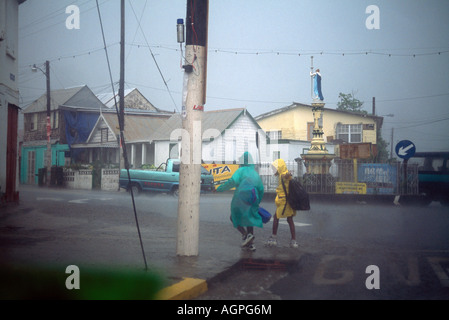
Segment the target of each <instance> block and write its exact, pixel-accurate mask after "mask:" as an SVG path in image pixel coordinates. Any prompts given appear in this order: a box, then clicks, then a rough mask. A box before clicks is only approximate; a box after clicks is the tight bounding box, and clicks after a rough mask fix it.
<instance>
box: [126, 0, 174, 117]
mask: <svg viewBox="0 0 449 320" xmlns="http://www.w3.org/2000/svg"><path fill="white" fill-rule="evenodd" d="M128 3H129V5H130V6H131V9H132V11H133V13H134V17H135V18H136V21H137V23H138V25H139V29H140V31H141V32H142V36H143V38H144V40H145V42H146V44H147V46H148V49H149V50H150V54H151V57H152V58H153V61H154V63H155V64H156V67H157V70H158V71H159V74H160V75H161V78H162V81H163V82H164V85H165V87H166V88H167V92H168V94H169V95H170V98H171V100H172V102H173V104H174V106H175V109H176V110H177V111H178V112H179V110H178V107H177V105H176V102H175V100H174V99H173V96H172V94H171V92H170V89H169V88H168V84H167V81H165V78H164V75H163V74H162V71H161V68H160V67H159V64H158V63H157V61H156V58H155V56H154V54H153V51H152V50H151V47H150V45H149V44H148V40H147V37H146V36H145V32H143V29H142V25H141V24H140V20H139V19H138V18H137V14H136V12H135V11H134V8H133V5H132V4H131V1H128Z"/></svg>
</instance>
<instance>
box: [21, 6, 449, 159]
mask: <svg viewBox="0 0 449 320" xmlns="http://www.w3.org/2000/svg"><path fill="white" fill-rule="evenodd" d="M98 2H99V3H100V12H101V16H102V20H103V27H104V30H105V37H106V42H107V46H108V53H109V57H110V61H111V64H112V72H113V80H114V82H115V83H118V81H119V49H120V46H119V41H120V1H119V0H99V1H98ZM186 3H187V1H186V0H132V1H130V0H127V1H126V41H125V42H126V71H125V83H126V87H127V88H134V87H136V88H138V89H139V90H140V91H141V92H142V93H143V94H144V95H145V96H146V97H147V99H148V100H150V101H151V102H152V103H153V104H154V105H155V106H156V107H158V108H162V109H165V110H177V111H180V110H181V100H182V99H181V91H182V79H183V70H182V69H181V67H180V65H181V51H180V46H179V44H178V43H177V39H176V20H177V19H178V18H183V19H185V17H186ZM72 4H74V5H76V6H78V7H79V9H80V28H79V29H67V27H66V19H67V18H68V17H69V14H67V13H66V8H67V6H69V5H72ZM370 5H374V6H376V7H377V8H378V9H379V11H378V18H379V19H378V20H372V18H376V15H375V13H373V12H372V11H369V12H368V13H367V12H366V11H367V7H369V6H370ZM448 17H449V1H448V0H403V1H398V0H370V1H365V0H339V1H335V0H301V1H300V0H226V1H224V0H210V5H209V30H208V31H209V38H208V41H209V43H208V49H209V53H208V65H207V102H206V105H205V110H217V109H225V108H241V107H246V108H247V109H248V111H249V112H250V113H251V114H252V115H253V116H257V115H259V114H262V113H265V112H268V111H271V110H274V109H277V108H281V107H285V106H288V105H290V104H291V103H292V102H300V103H306V104H310V103H311V96H310V91H311V90H310V76H309V71H310V66H311V58H310V57H311V56H312V55H313V56H314V59H313V61H314V67H315V68H319V69H320V70H321V75H322V91H323V95H324V102H325V103H326V107H327V108H336V107H337V106H336V104H337V101H338V94H339V93H340V92H342V93H354V94H355V97H356V98H357V99H359V100H361V101H363V102H364V108H365V110H367V111H368V112H370V113H371V112H372V98H373V97H375V98H376V114H377V115H380V116H384V115H389V114H392V115H394V117H385V119H384V127H383V132H382V134H383V137H384V139H385V140H387V141H388V142H390V141H391V133H392V128H394V136H393V146H395V145H396V143H397V142H399V141H400V140H404V139H407V140H411V141H413V142H414V143H415V145H416V149H417V151H449V139H448V137H449V104H448V99H449V32H448V31H449V18H448ZM367 20H368V26H370V25H373V23H374V26H375V23H377V22H378V27H379V28H378V29H369V28H367ZM139 21H140V26H141V27H139ZM141 30H143V31H144V34H145V36H143V34H142V31H141ZM148 45H149V46H150V47H148ZM151 53H153V55H154V58H155V59H156V62H157V65H158V66H159V68H160V70H161V72H162V76H161V74H160V73H159V71H158V68H157V66H156V63H155V62H154V60H153V58H152V55H151ZM45 60H49V61H50V66H51V88H52V89H60V88H69V87H73V86H79V85H84V84H86V85H88V86H89V87H90V88H91V89H92V90H93V91H94V92H95V93H105V92H112V88H111V85H110V80H109V74H108V69H107V63H106V56H105V50H104V46H103V40H102V36H101V27H100V23H99V17H98V12H97V8H96V1H94V0H77V1H75V0H27V1H26V2H25V3H23V4H22V5H20V9H19V89H20V95H21V106H22V107H23V106H26V105H27V104H29V103H31V102H32V101H33V100H34V99H36V98H38V97H39V96H40V95H42V94H43V93H45V77H44V76H43V74H42V73H40V72H38V73H32V72H31V66H32V65H33V64H36V65H38V66H40V67H41V68H42V69H44V63H45ZM162 77H163V78H164V79H165V81H166V83H167V85H168V89H167V87H166V86H165V84H164V81H163V79H162ZM115 89H116V90H118V86H116V88H115ZM324 121H326V115H324Z"/></svg>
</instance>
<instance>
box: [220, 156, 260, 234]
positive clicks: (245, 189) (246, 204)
mask: <svg viewBox="0 0 449 320" xmlns="http://www.w3.org/2000/svg"><path fill="white" fill-rule="evenodd" d="M239 161H240V164H241V166H240V168H239V169H238V170H237V171H236V172H234V174H233V175H232V177H231V178H230V179H229V180H228V181H226V183H224V184H222V185H221V186H219V187H218V188H217V191H218V192H222V191H226V190H230V189H232V188H234V187H235V191H234V196H233V197H232V201H231V218H232V223H233V224H234V227H236V228H237V227H239V226H240V227H259V228H262V227H263V223H262V218H261V216H260V215H259V203H260V201H261V200H262V197H263V194H264V189H263V183H262V179H261V178H260V176H259V174H258V173H257V171H256V169H255V168H254V162H253V158H252V157H251V154H250V153H249V152H245V153H244V154H243V155H242V157H241V158H240V159H239Z"/></svg>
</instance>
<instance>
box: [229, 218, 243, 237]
mask: <svg viewBox="0 0 449 320" xmlns="http://www.w3.org/2000/svg"><path fill="white" fill-rule="evenodd" d="M229 219H230V220H231V222H232V224H234V221H232V215H230V216H229ZM236 229H237V230H238V231H239V232H240V233H241V234H242V236H246V230H245V228H243V227H241V226H238V227H237V228H236Z"/></svg>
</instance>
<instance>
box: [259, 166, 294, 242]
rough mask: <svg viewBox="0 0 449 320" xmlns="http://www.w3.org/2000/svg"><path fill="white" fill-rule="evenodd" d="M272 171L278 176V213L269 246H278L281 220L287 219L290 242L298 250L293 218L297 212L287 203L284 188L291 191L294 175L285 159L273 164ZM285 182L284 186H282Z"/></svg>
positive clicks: (276, 201)
mask: <svg viewBox="0 0 449 320" xmlns="http://www.w3.org/2000/svg"><path fill="white" fill-rule="evenodd" d="M271 165H272V169H273V171H274V172H275V175H276V176H278V186H277V188H276V199H275V201H274V203H275V204H276V213H275V214H274V215H273V234H272V235H271V237H270V238H269V239H268V241H267V243H266V245H267V246H277V231H278V226H279V219H281V218H287V222H288V225H289V227H290V233H291V236H292V239H291V241H290V247H292V248H297V247H298V242H296V232H295V224H294V222H293V217H294V216H295V215H296V210H293V209H292V208H291V207H290V205H289V204H288V202H287V198H286V195H285V192H284V186H285V189H286V190H287V193H288V191H289V184H290V180H291V179H292V175H291V173H290V172H288V169H287V165H286V164H285V161H284V160H283V159H277V160H275V161H274V162H273V163H272V164H271ZM282 182H284V186H283V185H282Z"/></svg>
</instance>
